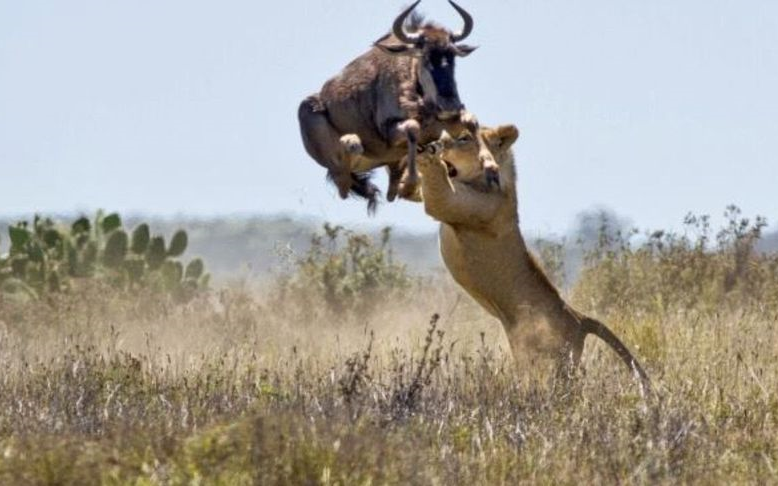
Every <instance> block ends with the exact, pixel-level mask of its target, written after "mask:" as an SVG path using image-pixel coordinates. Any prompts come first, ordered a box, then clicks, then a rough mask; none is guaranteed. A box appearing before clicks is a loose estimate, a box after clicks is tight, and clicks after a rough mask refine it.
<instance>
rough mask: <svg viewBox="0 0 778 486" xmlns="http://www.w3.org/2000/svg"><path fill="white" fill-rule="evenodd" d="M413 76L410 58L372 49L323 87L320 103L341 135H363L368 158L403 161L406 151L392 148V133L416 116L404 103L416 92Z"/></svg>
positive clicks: (400, 148)
mask: <svg viewBox="0 0 778 486" xmlns="http://www.w3.org/2000/svg"><path fill="white" fill-rule="evenodd" d="M412 72H413V66H412V60H411V59H410V58H407V57H400V56H390V55H388V54H385V53H383V52H381V51H380V50H379V49H377V48H372V49H371V50H370V51H368V52H366V53H365V54H363V55H362V56H360V57H358V58H357V59H355V60H354V61H352V62H351V63H349V64H348V65H347V66H346V67H345V68H344V69H343V70H342V71H341V72H340V73H339V74H338V75H337V76H335V77H334V78H332V79H330V80H329V81H327V82H326V83H325V84H324V86H323V87H322V89H321V92H320V99H321V101H322V103H323V105H324V107H325V108H326V110H327V116H328V118H329V120H330V123H331V124H332V125H333V127H335V129H336V130H337V131H338V132H339V133H342V134H347V133H355V134H357V135H359V137H360V138H361V139H362V145H363V146H364V148H365V155H367V156H368V157H371V158H375V159H377V160H381V161H385V162H389V161H396V160H399V159H401V158H402V157H403V155H404V154H405V150H406V148H405V146H404V145H401V146H398V147H392V146H390V144H389V142H390V141H389V132H388V129H389V125H390V124H391V123H393V122H397V121H400V120H404V119H406V118H408V117H409V115H410V116H412V115H413V113H408V112H409V111H410V110H408V109H407V105H408V104H407V103H402V100H403V99H404V98H407V97H408V96H409V94H408V93H406V92H407V91H409V90H410V91H413V90H414V88H415V82H414V79H413V75H412ZM411 96H412V94H411ZM401 104H405V105H406V109H404V108H403V106H401ZM387 122H388V123H387Z"/></svg>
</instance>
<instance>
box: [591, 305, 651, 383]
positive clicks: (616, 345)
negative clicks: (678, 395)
mask: <svg viewBox="0 0 778 486" xmlns="http://www.w3.org/2000/svg"><path fill="white" fill-rule="evenodd" d="M581 325H582V326H583V330H584V332H585V333H587V334H594V335H595V336H597V337H599V338H600V339H602V340H603V341H605V343H606V344H607V345H608V346H610V347H611V348H612V349H613V350H614V351H615V352H616V354H618V355H619V357H620V358H621V360H622V361H624V363H625V364H626V365H627V367H629V369H630V370H631V371H632V372H634V373H636V374H637V375H638V377H639V378H640V385H641V388H642V390H643V392H644V395H645V394H647V393H649V392H650V391H651V380H650V379H649V378H648V375H647V374H646V372H645V371H644V370H643V367H642V366H640V363H638V360H636V359H635V357H634V356H632V353H630V352H629V349H627V347H626V346H625V345H624V343H622V342H621V340H620V339H619V338H618V337H616V335H615V334H613V332H612V331H611V330H610V329H608V327H607V326H606V325H605V324H603V323H602V322H600V321H598V320H596V319H592V318H590V317H584V318H582V319H581Z"/></svg>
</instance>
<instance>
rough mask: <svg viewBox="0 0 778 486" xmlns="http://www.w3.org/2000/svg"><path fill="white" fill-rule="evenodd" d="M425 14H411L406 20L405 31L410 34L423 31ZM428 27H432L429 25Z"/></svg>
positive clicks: (414, 12)
mask: <svg viewBox="0 0 778 486" xmlns="http://www.w3.org/2000/svg"><path fill="white" fill-rule="evenodd" d="M424 20H425V19H424V14H421V13H419V12H417V11H415V10H414V11H413V12H411V15H409V16H408V18H407V19H405V29H406V30H407V31H408V32H417V31H419V30H421V28H422V27H423V26H424ZM427 25H431V24H430V23H428V24H427Z"/></svg>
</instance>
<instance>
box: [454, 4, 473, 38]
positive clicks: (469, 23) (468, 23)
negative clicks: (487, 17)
mask: <svg viewBox="0 0 778 486" xmlns="http://www.w3.org/2000/svg"><path fill="white" fill-rule="evenodd" d="M448 3H450V4H451V6H452V7H454V10H456V11H457V12H459V15H461V16H462V19H463V20H464V21H465V26H464V28H462V32H459V33H457V34H454V35H452V36H451V40H452V41H454V42H459V41H461V40H465V38H466V37H467V36H469V35H470V33H471V32H472V31H473V24H474V22H473V17H471V16H470V14H469V13H467V10H465V9H463V8H462V7H460V6H459V5H457V4H456V3H454V2H453V0H448Z"/></svg>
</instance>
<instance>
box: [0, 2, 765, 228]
mask: <svg viewBox="0 0 778 486" xmlns="http://www.w3.org/2000/svg"><path fill="white" fill-rule="evenodd" d="M461 4H462V5H463V6H465V7H466V8H468V9H469V10H470V11H471V13H472V14H473V16H474V17H475V21H476V25H475V31H474V33H473V34H472V37H471V38H470V39H469V40H468V42H469V43H473V44H477V45H480V46H481V47H480V49H479V50H478V51H476V52H475V53H474V54H473V55H471V56H470V57H468V58H467V59H463V60H462V61H461V62H460V63H459V65H458V72H457V77H458V80H459V88H460V94H461V97H462V99H463V101H464V102H465V103H466V104H467V106H468V108H470V109H471V110H472V111H473V112H475V113H476V114H477V115H478V116H479V118H480V119H481V120H482V122H484V123H485V124H496V123H507V122H512V123H515V124H516V125H518V126H519V127H520V129H521V131H522V136H521V138H520V140H519V142H518V143H517V145H516V153H517V158H518V167H519V175H520V185H519V190H520V195H519V197H520V201H521V215H522V222H523V224H524V226H525V227H526V228H527V229H528V231H541V232H549V231H551V232H563V231H565V230H566V229H567V228H568V227H569V225H570V224H571V222H572V221H573V218H574V216H575V215H576V214H577V213H578V212H580V211H582V210H585V209H589V208H591V207H593V206H596V205H606V206H609V207H611V208H613V209H614V210H616V211H617V212H618V213H620V214H623V215H625V216H628V217H630V218H631V219H632V220H633V221H634V222H635V223H637V224H638V225H639V226H641V227H668V226H671V225H677V223H678V222H679V221H680V219H681V218H682V217H683V215H684V214H685V213H686V212H687V211H689V210H692V211H695V212H706V213H713V214H719V213H721V211H722V210H723V208H724V206H725V205H726V204H728V203H730V202H734V203H736V204H739V205H740V206H741V207H742V208H743V210H744V212H746V213H748V214H754V213H759V214H764V215H766V216H768V218H769V219H771V221H775V220H778V195H777V194H776V189H778V175H776V171H775V166H776V162H777V161H778V160H777V158H776V154H778V92H777V91H776V90H778V88H777V87H778V2H775V1H772V0H762V1H758V0H751V1H745V0H742V1H734V0H732V1H723V0H695V1H692V0H686V1H678V0H674V1H669V0H659V1H645V0H609V1H605V0H603V1H594V0H592V1H588V2H583V1H573V0H520V1H519V0H511V1H507V0H492V1H484V0H478V1H477V2H476V1H467V0H461ZM403 5H404V3H403V2H395V1H381V2H367V1H353V0H348V1H347V0H326V1H311V0H306V1H302V0H286V1H281V2H277V3H271V2H267V1H256V0H251V1H248V0H246V1H242V0H228V1H219V2H216V1H211V2H204V1H194V0H186V1H183V0H166V1H161V0H156V1H148V0H132V1H105V0H69V1H59V0H50V1H39V0H0V214H19V213H29V212H32V211H36V210H38V211H57V212H63V211H75V210H82V209H88V210H91V209H94V208H98V207H103V208H107V209H119V210H123V211H143V212H150V213H154V214H163V215H172V214H176V213H179V212H184V213H189V214H208V215H211V214H224V213H233V212H251V213H254V212H259V213H273V212H279V211H285V212H294V213H304V214H311V215H314V216H318V217H323V218H327V219H330V220H335V221H350V222H354V221H366V220H367V216H366V215H365V207H364V204H363V202H360V201H354V200H351V201H341V200H339V199H338V198H337V196H336V193H335V191H334V189H333V188H332V187H331V186H330V185H328V184H325V180H324V170H323V169H322V168H321V167H319V166H318V165H316V164H315V162H313V160H311V159H309V158H308V156H307V155H306V153H305V152H304V150H303V147H302V144H301V142H300V138H299V133H298V127H297V119H296V110H297V105H298V103H299V101H300V100H301V99H302V98H303V97H304V96H306V95H307V94H309V93H312V92H314V91H317V90H318V89H319V87H320V86H321V84H322V83H323V82H324V81H325V80H326V79H327V78H329V77H330V76H332V75H334V74H336V73H337V72H338V71H339V70H340V68H341V67H342V66H344V65H345V64H346V63H347V62H348V61H350V60H351V59H353V58H354V57H355V56H357V55H359V54H360V53H362V52H363V51H364V50H365V49H366V48H368V47H369V46H370V44H371V42H372V41H373V40H375V39H376V38H378V37H379V36H381V35H382V34H383V33H384V32H385V31H386V30H387V29H388V27H389V25H390V24H391V21H392V19H393V17H394V16H395V15H396V14H397V12H398V11H399V10H400V8H401V7H402V6H403ZM421 10H422V11H424V12H426V13H427V14H428V15H429V16H430V17H431V18H433V19H436V20H439V21H441V22H443V23H444V24H446V25H449V26H453V27H454V28H459V27H460V25H461V24H460V22H461V21H460V19H459V18H458V17H457V16H456V14H455V13H454V12H453V10H451V8H450V7H449V6H448V4H447V3H446V2H445V1H444V0H425V1H423V2H422V4H421ZM380 185H381V186H382V188H384V182H383V180H382V181H381V182H380ZM372 222H373V223H374V224H394V225H398V226H404V227H407V228H415V229H422V230H427V229H432V228H434V226H435V225H434V223H433V222H432V221H431V220H429V218H428V217H427V216H426V215H424V213H423V211H422V208H421V207H420V206H417V205H414V204H410V203H399V204H398V203H393V204H383V205H382V206H381V207H380V208H379V211H378V214H377V216H376V217H375V218H373V219H372Z"/></svg>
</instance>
